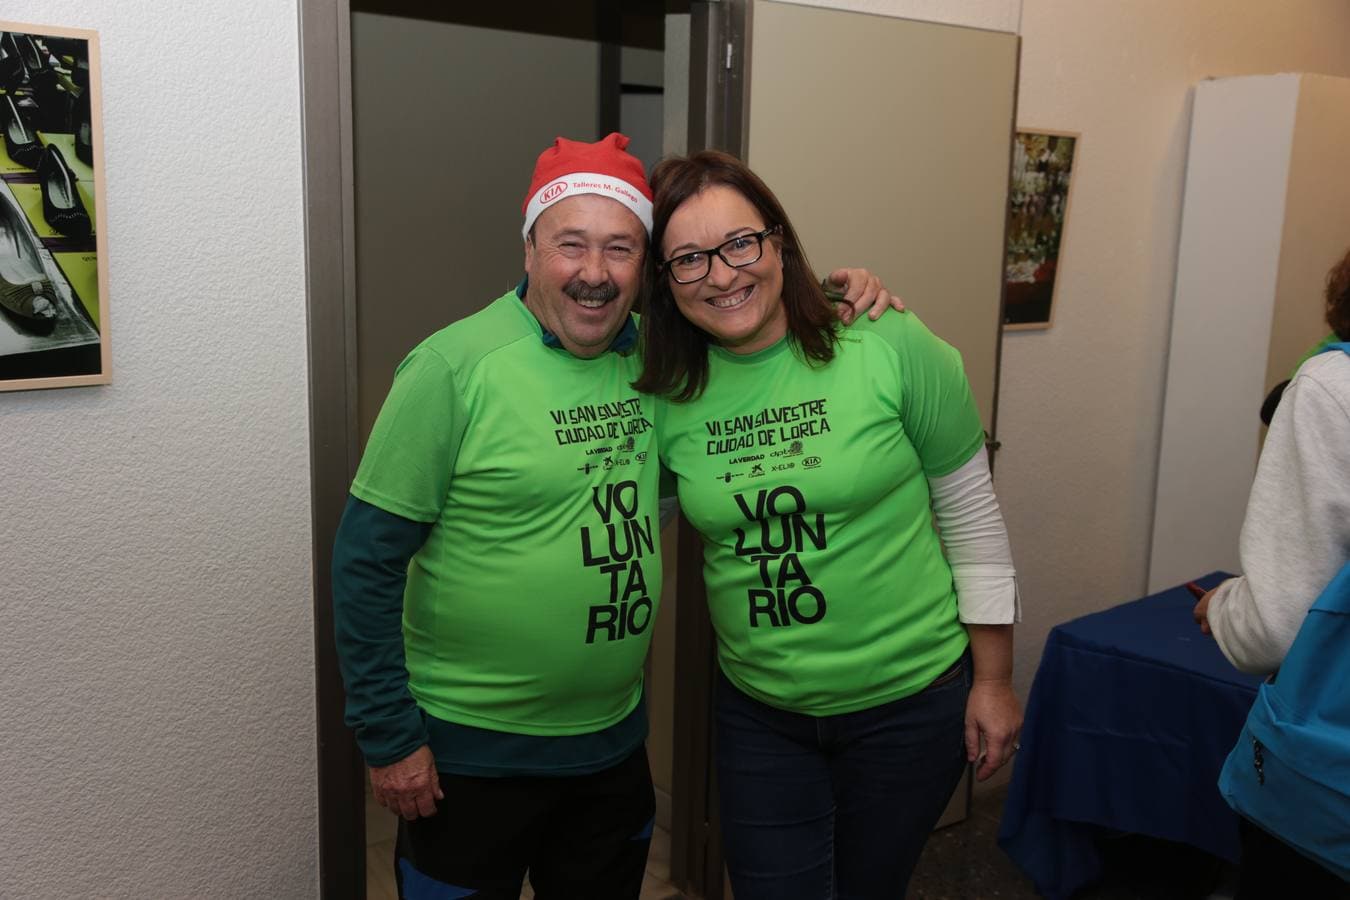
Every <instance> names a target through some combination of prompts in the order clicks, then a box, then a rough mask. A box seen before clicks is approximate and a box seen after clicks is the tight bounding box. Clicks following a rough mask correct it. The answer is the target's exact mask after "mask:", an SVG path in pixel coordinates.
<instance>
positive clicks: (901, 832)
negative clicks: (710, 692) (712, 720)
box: [717, 652, 971, 900]
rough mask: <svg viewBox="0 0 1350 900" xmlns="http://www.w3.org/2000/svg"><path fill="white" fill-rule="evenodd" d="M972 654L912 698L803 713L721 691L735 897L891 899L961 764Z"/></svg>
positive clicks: (727, 843)
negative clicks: (836, 711)
mask: <svg viewBox="0 0 1350 900" xmlns="http://www.w3.org/2000/svg"><path fill="white" fill-rule="evenodd" d="M970 677H971V664H970V655H969V653H968V652H967V653H966V654H964V655H963V656H962V657H961V659H959V660H957V662H956V663H955V664H954V665H953V666H952V667H951V668H950V669H948V670H947V671H946V672H944V673H943V674H942V675H940V676H938V678H936V679H935V680H934V681H933V683H932V684H931V685H929V686H928V687H927V688H925V689H924V690H922V691H920V692H919V693H917V694H914V695H912V696H909V697H905V698H903V699H901V700H895V701H893V702H890V703H885V704H882V705H881V706H876V707H873V708H871V709H865V710H861V711H859V712H853V713H846V714H844V715H838V716H824V717H816V716H807V715H802V714H800V713H792V712H787V711H785V710H781V709H775V708H774V707H771V706H766V705H765V704H763V703H760V702H758V701H757V700H753V699H751V698H750V697H747V696H746V695H745V694H744V693H742V692H741V691H739V690H738V689H737V688H735V687H734V686H732V684H731V682H729V681H728V680H727V679H726V677H725V676H721V677H720V678H719V683H718V690H717V776H718V789H719V791H720V794H721V812H722V843H723V849H724V851H725V853H726V860H727V869H728V870H729V872H730V874H731V886H732V889H733V891H734V893H735V895H736V900H798V898H800V900H830V898H837V900H883V898H885V900H895V898H902V897H904V896H905V887H906V885H907V884H908V883H909V876H910V874H911V873H912V872H913V871H914V866H915V864H916V863H917V862H918V860H919V853H920V852H921V851H922V850H923V845H924V842H925V841H927V839H928V834H929V832H931V831H932V830H933V826H934V825H935V824H936V823H937V820H938V818H939V817H940V816H941V815H942V811H943V809H945V808H946V805H947V802H948V800H950V799H951V796H952V792H953V791H955V790H956V785H957V784H958V783H959V782H960V780H961V773H962V772H963V771H965V768H966V755H965V746H964V735H965V726H964V723H965V710H966V697H967V695H968V694H969V693H970Z"/></svg>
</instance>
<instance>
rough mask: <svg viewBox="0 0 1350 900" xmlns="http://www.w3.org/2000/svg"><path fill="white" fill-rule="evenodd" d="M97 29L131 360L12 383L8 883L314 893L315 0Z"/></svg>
mask: <svg viewBox="0 0 1350 900" xmlns="http://www.w3.org/2000/svg"><path fill="white" fill-rule="evenodd" d="M4 16H5V17H6V18H7V19H10V20H13V21H16V22H29V23H45V24H50V25H56V24H60V25H67V26H75V27H88V28H94V29H97V30H98V31H99V32H100V36H101V49H102V57H103V67H102V71H103V94H104V98H105V99H104V104H103V110H104V123H105V131H104V142H105V143H104V146H105V161H106V171H107V173H108V180H107V210H106V211H100V216H99V220H100V224H102V223H106V225H107V230H108V248H109V263H110V295H111V305H110V314H111V324H112V330H111V334H112V352H113V361H112V377H113V383H112V384H111V385H109V386H106V387H97V388H79V389H72V390H60V391H40V392H27V393H22V394H0V483H2V484H3V485H4V487H3V491H2V492H0V570H2V571H3V572H4V578H3V583H0V735H3V738H0V771H2V772H4V787H3V796H4V799H3V801H0V834H3V835H4V836H5V837H4V847H3V850H0V894H3V895H4V896H7V897H22V898H25V900H29V898H37V900H41V898H65V897H99V898H123V897H125V898H143V897H157V898H159V897H163V898H188V897H191V898H194V900H199V898H212V897H288V898H290V897H294V898H303V897H311V896H315V895H316V893H317V844H316V832H317V828H316V825H317V822H316V815H317V812H316V799H315V798H316V779H315V767H316V760H315V734H314V673H313V650H312V647H313V643H314V635H313V627H314V626H313V615H312V604H313V599H312V587H311V575H310V567H311V552H310V513H309V456H308V454H309V443H308V410H307V382H306V379H307V375H306V358H305V347H306V331H305V294H304V290H305V286H304V249H305V248H304V241H303V207H302V173H301V162H300V161H301V133H300V98H299V77H298V73H299V57H298V49H297V47H298V43H297V10H296V4H295V3H293V2H284V3H278V2H275V0H239V2H236V3H231V4H224V5H216V4H212V5H203V4H191V5H177V6H176V5H164V4H147V3H138V2H132V0H103V2H99V3H94V2H88V0H82V2H74V0H8V2H7V3H6V4H5V7H4Z"/></svg>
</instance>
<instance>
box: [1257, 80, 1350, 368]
mask: <svg viewBox="0 0 1350 900" xmlns="http://www.w3.org/2000/svg"><path fill="white" fill-rule="evenodd" d="M1299 82H1300V83H1299V96H1298V112H1297V117H1296V120H1295V123H1294V148H1293V154H1292V156H1291V158H1290V161H1289V192H1288V202H1287V203H1286V205H1285V218H1284V235H1283V240H1282V241H1281V242H1280V271H1279V280H1278V281H1277V282H1276V285H1275V316H1274V319H1273V321H1272V323H1271V331H1270V357H1269V360H1268V366H1267V369H1266V383H1265V389H1266V390H1267V391H1269V390H1270V389H1271V388H1272V387H1274V386H1275V385H1276V384H1278V383H1279V382H1281V381H1284V380H1285V379H1286V378H1288V377H1289V373H1290V371H1292V369H1293V368H1294V365H1295V363H1297V362H1298V360H1299V359H1300V358H1301V357H1302V356H1303V354H1304V353H1305V352H1306V351H1307V349H1308V348H1309V347H1311V346H1312V345H1313V344H1314V343H1316V342H1317V341H1318V340H1319V339H1321V338H1322V336H1323V335H1325V334H1326V333H1327V331H1328V328H1327V323H1326V304H1325V299H1324V298H1325V290H1324V289H1325V285H1326V274H1327V270H1328V269H1330V268H1331V267H1332V265H1333V264H1335V263H1336V262H1338V261H1339V260H1340V258H1341V257H1342V256H1343V255H1344V254H1345V251H1346V248H1347V247H1350V167H1348V166H1346V164H1345V160H1346V148H1347V147H1350V81H1348V80H1345V79H1341V78H1327V77H1325V76H1317V75H1309V76H1306V77H1304V78H1301V79H1299Z"/></svg>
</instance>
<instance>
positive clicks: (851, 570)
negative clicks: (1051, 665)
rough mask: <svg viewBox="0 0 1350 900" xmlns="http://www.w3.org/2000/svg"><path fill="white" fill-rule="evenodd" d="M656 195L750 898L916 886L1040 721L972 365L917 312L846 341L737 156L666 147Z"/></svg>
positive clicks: (656, 380) (678, 447)
mask: <svg viewBox="0 0 1350 900" xmlns="http://www.w3.org/2000/svg"><path fill="white" fill-rule="evenodd" d="M652 186H653V189H654V190H655V192H656V202H655V210H654V216H653V219H654V221H653V230H652V248H653V252H652V254H651V255H652V256H653V257H654V262H655V263H656V265H657V271H656V272H655V287H654V290H653V292H652V295H651V302H650V303H649V306H648V309H647V312H646V315H644V316H643V319H642V328H643V329H644V334H643V340H644V344H643V347H644V353H645V367H644V370H643V374H642V376H641V378H640V380H639V381H638V382H637V387H638V389H639V390H642V391H648V392H651V393H654V394H657V395H660V396H662V397H663V398H665V399H664V400H663V402H661V403H660V404H659V405H658V407H657V411H656V420H655V425H656V427H657V429H658V433H659V445H660V447H661V456H662V461H663V463H664V464H665V465H666V466H667V467H668V468H669V469H670V471H671V472H672V473H673V474H674V475H675V476H676V479H677V482H678V487H679V496H680V503H681V507H682V508H683V510H684V511H685V513H686V515H687V516H688V517H689V519H690V521H691V522H692V523H693V524H694V525H695V527H697V528H698V529H699V531H700V532H701V533H702V534H703V536H704V540H705V544H706V550H705V570H704V576H705V580H706V582H707V588H708V602H709V607H710V611H711V614H712V620H713V624H714V627H715V628H716V631H717V638H718V659H719V663H720V667H721V670H722V673H723V677H722V679H721V682H720V684H719V689H718V700H717V721H718V732H717V765H718V777H719V790H720V794H721V803H722V829H723V840H724V845H725V850H726V856H727V864H728V868H729V870H730V873H731V880H732V886H733V888H734V890H735V894H736V897H737V898H738V900H756V898H766V900H767V898H772V900H791V898H795V897H802V898H808V897H809V898H820V897H828V896H831V895H832V893H831V892H832V891H833V895H834V896H838V897H850V898H855V897H856V898H871V897H876V898H882V897H886V898H890V897H899V896H903V894H904V890H905V885H906V883H907V882H908V880H909V876H910V873H911V871H912V870H913V868H914V865H915V863H916V861H917V859H918V856H919V852H920V851H921V850H922V848H923V843H924V841H925V839H926V837H927V835H928V833H929V831H931V829H932V827H933V825H934V824H935V823H936V821H937V819H938V817H939V816H940V815H941V813H942V810H943V808H944V807H945V805H946V803H947V801H948V799H949V798H950V796H951V794H952V791H953V790H954V788H955V786H956V784H957V782H958V781H959V780H960V776H961V773H962V771H963V769H964V767H965V765H966V764H967V762H968V761H969V762H973V761H975V760H976V759H977V758H978V759H979V768H978V772H977V776H978V777H979V778H981V779H984V778H988V777H989V776H990V775H991V774H993V772H994V771H995V770H996V769H998V768H999V767H1000V766H1002V765H1003V764H1004V763H1006V762H1007V761H1008V759H1009V758H1010V757H1011V754H1012V752H1013V750H1014V749H1016V744H1015V741H1016V737H1017V733H1018V730H1019V728H1020V726H1021V712H1020V710H1019V707H1018V703H1017V700H1016V698H1015V696H1014V694H1013V691H1012V686H1011V674H1012V626H1011V623H1012V622H1013V621H1014V618H1015V616H1016V605H1017V591H1016V583H1015V580H1014V574H1013V569H1012V563H1011V557H1010V553H1009V551H1008V543H1007V536H1006V532H1005V530H1004V527H1003V522H1002V518H1001V516H1000V514H999V511H998V504H997V501H996V500H995V498H994V495H993V490H992V484H991V482H990V479H989V469H988V463H987V461H986V459H985V454H984V432H983V429H982V427H981V424H980V420H979V416H978V414H977V412H976V409H975V406H974V402H973V400H972V398H971V395H970V389H969V385H968V383H967V381H966V378H965V374H964V372H963V371H962V368H961V363H960V358H959V356H958V354H957V353H956V351H955V350H953V349H952V348H951V347H949V346H948V345H946V344H944V343H942V342H941V341H940V340H938V339H937V338H936V337H934V336H933V335H932V334H931V333H930V332H929V331H928V330H927V329H925V328H924V326H923V324H922V323H921V322H919V320H918V319H917V318H915V317H914V316H913V315H883V316H882V317H881V318H880V320H878V321H876V322H872V321H865V322H864V321H860V322H859V323H858V324H857V325H856V326H855V327H853V328H851V329H844V328H843V327H842V326H841V324H840V322H839V320H838V318H837V317H836V315H835V313H834V311H833V309H832V308H831V305H830V303H829V302H828V301H827V300H826V298H825V296H824V294H823V293H822V291H821V288H820V286H819V285H818V284H817V283H816V282H815V280H814V278H813V276H812V275H811V269H810V267H809V265H808V264H807V261H806V257H805V255H804V253H803V252H802V249H801V245H800V243H799V242H798V240H797V235H796V232H795V231H794V230H793V228H792V224H791V222H790V221H789V220H788V218H787V215H786V213H784V211H783V209H782V207H781V205H780V204H779V203H778V201H777V199H776V198H775V197H774V195H773V194H772V192H770V190H769V189H768V187H766V186H765V185H764V183H763V182H762V181H760V179H759V178H758V177H756V176H755V175H754V173H753V172H751V171H750V170H749V169H748V168H746V167H745V166H744V165H743V164H742V163H741V162H740V161H739V160H737V159H735V158H734V157H731V156H727V155H725V154H722V153H716V152H704V153H699V154H697V155H695V156H693V157H690V158H675V159H669V160H666V161H663V162H662V163H660V164H658V165H657V167H656V168H655V170H654V171H653V173H652ZM930 500H931V510H930ZM933 512H936V514H937V519H938V523H939V525H940V527H941V528H942V542H941V543H940V542H939V539H938V533H937V531H936V530H935V529H934V527H933V524H932V513H933ZM943 544H945V545H946V550H947V556H946V557H944V555H943ZM948 559H950V565H949V563H948ZM981 745H983V751H982V752H981Z"/></svg>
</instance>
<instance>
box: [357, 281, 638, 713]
mask: <svg viewBox="0 0 1350 900" xmlns="http://www.w3.org/2000/svg"><path fill="white" fill-rule="evenodd" d="M541 336H542V332H541V329H540V326H539V323H538V320H536V319H535V318H534V316H533V315H532V314H531V313H530V312H529V311H528V310H527V309H526V308H525V306H524V304H523V303H522V302H521V301H520V299H519V298H518V297H517V296H516V294H515V293H514V292H512V293H509V294H507V295H505V296H503V297H501V298H499V299H498V300H496V301H494V302H493V303H492V304H491V305H489V306H488V307H487V308H486V309H484V310H483V311H481V312H479V313H477V314H475V315H473V316H470V317H468V318H466V319H464V320H462V321H460V322H457V323H455V324H453V325H451V326H449V327H447V328H445V329H442V330H441V331H439V332H437V333H436V334H434V335H432V336H431V337H430V338H428V339H427V340H425V341H423V342H422V343H421V344H420V345H419V346H418V347H417V348H415V349H414V350H413V351H412V353H410V354H409V355H408V357H407V359H405V360H404V362H403V363H402V364H401V365H400V367H399V369H398V372H397V374H396V376H395V379H394V385H393V388H392V389H391V391H390V393H389V397H388V399H387V400H386V401H385V404H384V407H383V408H382V410H381V412H380V416H379V419H378V420H377V421H376V424H375V428H374V431H373V432H372V434H371V437H370V441H369V443H368V445H367V447H366V452H365V455H364V456H363V458H362V461H361V467H360V469H359V471H358V472H357V476H356V480H355V482H354V483H353V485H352V489H351V492H352V494H353V495H354V496H355V497H357V498H359V499H361V500H364V501H365V502H367V503H370V504H372V505H374V506H377V507H379V508H381V509H383V510H386V511H387V512H390V513H393V514H395V515H398V516H402V517H404V518H406V519H411V520H414V521H417V522H429V523H432V528H431V533H430V535H429V536H428V538H427V540H426V543H425V544H424V545H423V546H422V549H421V550H420V551H419V552H418V553H417V555H416V556H414V557H413V560H412V563H411V564H410V565H409V567H408V581H407V588H406V591H405V595H404V613H403V632H404V647H405V653H406V663H407V669H408V676H409V690H410V691H411V693H412V695H413V697H414V699H415V700H416V701H417V703H418V705H419V706H420V707H422V708H423V709H424V710H426V712H427V713H429V714H431V715H433V716H435V717H437V718H440V719H444V720H447V721H450V722H457V723H460V724H464V725H471V726H474V727H478V728H486V729H491V730H495V731H504V732H511V733H517V734H534V735H570V734H585V733H589V732H595V731H599V730H601V729H604V728H607V727H609V726H611V725H613V724H615V723H616V722H618V721H620V720H621V719H623V718H624V716H626V715H627V714H628V713H630V712H631V711H632V710H633V709H634V707H635V706H636V705H637V703H638V701H639V699H640V698H641V694H642V663H643V660H644V658H645V657H646V653H647V646H648V643H649V641H650V637H651V629H652V626H653V625H654V623H655V620H656V608H657V603H658V601H659V594H660V586H661V555H660V546H659V540H660V536H659V533H658V531H659V524H658V513H657V510H656V509H655V508H654V506H653V504H654V501H655V498H656V496H657V492H658V491H657V480H658V472H659V466H658V465H657V460H656V459H655V458H654V456H651V458H649V454H653V452H654V446H653V441H654V432H653V429H652V424H651V414H650V411H649V410H648V409H647V406H648V405H649V403H650V401H649V400H648V398H646V397H640V396H639V395H638V394H637V393H636V392H634V390H633V389H632V387H631V386H630V385H631V383H632V381H633V380H634V379H635V378H636V377H637V374H638V368H639V363H638V360H637V358H636V356H635V355H634V354H629V355H627V356H625V355H621V354H618V353H605V354H602V355H601V356H599V357H596V358H595V359H579V358H577V357H574V356H572V355H571V354H569V353H567V352H566V351H565V350H561V349H550V348H548V347H545V346H544V344H543V342H542V340H541Z"/></svg>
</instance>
